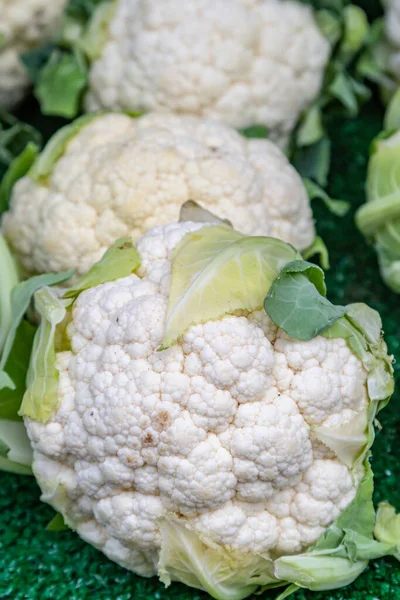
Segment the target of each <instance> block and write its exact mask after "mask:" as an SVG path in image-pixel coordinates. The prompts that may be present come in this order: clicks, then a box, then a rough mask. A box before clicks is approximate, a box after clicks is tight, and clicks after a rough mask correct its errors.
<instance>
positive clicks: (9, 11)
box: [0, 0, 67, 110]
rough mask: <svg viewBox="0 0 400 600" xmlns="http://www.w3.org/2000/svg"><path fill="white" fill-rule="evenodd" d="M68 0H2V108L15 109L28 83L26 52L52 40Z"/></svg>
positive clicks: (0, 93)
mask: <svg viewBox="0 0 400 600" xmlns="http://www.w3.org/2000/svg"><path fill="white" fill-rule="evenodd" d="M66 4H67V0H50V1H49V0H0V15H1V19H0V109H2V110H4V109H7V110H9V109H12V108H14V107H15V106H16V104H18V102H20V101H21V100H22V99H23V97H24V94H25V92H26V89H27V88H28V87H29V78H28V75H27V72H26V70H25V67H24V64H23V62H22V60H21V55H22V54H23V53H26V52H29V51H32V50H35V49H36V48H38V47H40V46H41V45H42V44H44V43H46V42H49V41H50V40H53V39H54V38H55V37H56V36H55V32H56V31H57V28H58V26H59V25H61V20H62V14H63V10H64V7H65V5H66Z"/></svg>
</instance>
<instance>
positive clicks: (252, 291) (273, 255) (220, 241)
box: [162, 225, 299, 348]
mask: <svg viewBox="0 0 400 600" xmlns="http://www.w3.org/2000/svg"><path fill="white" fill-rule="evenodd" d="M298 257H299V254H298V253H297V251H296V250H295V249H294V248H293V247H292V246H289V245H288V244H285V243H284V242H281V241H280V240H277V239H273V238H268V237H248V236H245V235H243V234H241V233H238V232H237V231H235V230H233V229H231V228H229V227H224V226H218V225H216V226H208V227H203V228H201V229H199V230H197V231H194V232H192V233H189V234H187V235H186V236H185V237H184V239H183V240H182V242H181V243H180V244H179V245H178V246H177V247H176V248H175V250H174V253H173V256H172V281H171V291H170V297H169V303H168V310H167V318H166V325H165V334H164V339H163V344H162V347H163V348H168V347H169V346H171V345H172V344H173V343H174V342H175V341H176V340H177V339H178V338H179V336H180V335H182V334H183V333H184V332H185V331H186V330H187V329H188V328H189V327H190V326H191V325H194V324H197V323H202V322H205V321H208V320H210V319H218V318H220V317H222V316H223V315H228V314H232V313H233V312H234V311H236V310H239V309H244V310H254V309H256V308H261V307H262V305H263V301H264V298H265V295H266V294H267V292H268V290H269V288H270V286H271V284H272V282H273V281H274V279H275V278H276V276H277V274H278V273H279V272H280V270H281V269H282V267H283V266H284V265H285V264H287V263H288V262H290V261H292V260H294V259H296V258H298Z"/></svg>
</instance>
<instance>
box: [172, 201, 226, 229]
mask: <svg viewBox="0 0 400 600" xmlns="http://www.w3.org/2000/svg"><path fill="white" fill-rule="evenodd" d="M182 221H194V222H195V223H221V224H223V225H228V226H229V227H232V223H231V222H230V221H228V219H221V218H220V217H217V216H216V215H214V214H213V213H212V212H210V211H209V210H207V209H205V208H203V207H202V206H200V204H197V202H194V201H193V200H188V201H187V202H185V203H184V204H182V206H181V210H180V213H179V222H182Z"/></svg>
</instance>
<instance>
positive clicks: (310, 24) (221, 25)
mask: <svg viewBox="0 0 400 600" xmlns="http://www.w3.org/2000/svg"><path fill="white" fill-rule="evenodd" d="M114 4H115V10H114V11H113V12H112V13H110V12H109V14H110V15H112V16H111V18H110V21H109V26H108V34H107V36H106V40H105V41H104V43H103V44H102V48H101V50H100V51H97V53H96V58H95V60H94V62H93V63H92V64H91V68H90V73H89V84H88V92H87V95H86V101H85V106H86V110H87V111H88V112H92V111H97V110H99V109H102V110H104V109H106V110H129V111H132V110H133V111H152V110H155V111H157V112H175V113H182V114H189V115H196V116H201V117H207V118H213V119H217V120H220V121H222V122H224V123H227V124H229V125H231V126H233V127H235V128H243V127H247V126H249V125H253V124H265V125H267V126H268V127H269V130H270V137H271V139H273V140H274V141H276V142H279V144H280V145H281V146H284V145H285V144H286V142H287V138H288V135H289V133H290V132H291V130H292V129H293V128H294V126H295V124H296V122H297V120H298V118H299V116H300V114H301V113H302V111H303V110H304V109H306V108H308V106H309V105H310V104H311V103H312V102H313V100H314V99H315V98H316V97H317V95H318V94H319V92H320V89H321V85H322V81H323V76H324V70H325V67H326V65H327V62H328V59H329V53H330V46H329V43H328V41H327V40H326V39H325V38H324V36H323V35H322V33H321V32H320V30H319V28H318V26H317V24H316V21H315V19H314V16H313V12H312V10H311V9H310V7H307V6H305V5H304V4H302V3H301V2H297V1H290V0H228V1H227V0H187V1H185V2H179V0H164V1H163V2H159V1H158V0H134V1H133V2H132V0H117V2H116V3H114ZM99 10H100V9H99ZM101 31H102V32H103V29H102V30H101Z"/></svg>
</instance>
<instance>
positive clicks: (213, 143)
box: [1, 114, 315, 274]
mask: <svg viewBox="0 0 400 600" xmlns="http://www.w3.org/2000/svg"><path fill="white" fill-rule="evenodd" d="M70 127H72V129H71V128H70V129H68V128H66V129H64V130H61V132H59V133H58V134H56V136H55V137H54V138H53V140H51V141H50V142H49V144H48V146H47V148H46V149H45V150H44V152H43V153H42V155H41V157H40V158H39V160H38V161H37V162H36V163H35V164H34V165H33V167H32V168H31V170H30V172H29V173H28V174H27V176H25V177H23V178H22V179H21V180H20V181H18V182H17V183H16V185H15V186H14V189H13V193H12V197H11V202H10V208H9V211H8V212H6V213H5V214H4V216H3V219H2V225H1V228H2V232H3V234H4V235H5V237H6V238H7V239H8V241H9V243H10V244H11V246H12V249H13V251H14V252H15V255H16V257H17V259H18V261H19V262H20V264H21V265H22V267H23V268H24V270H25V271H26V272H27V273H43V272H51V271H54V272H58V271H63V270H66V269H69V268H73V269H75V272H76V273H77V274H82V273H84V272H86V271H87V270H88V269H89V268H90V267H91V265H92V264H93V263H94V262H96V261H97V260H99V259H100V258H101V256H102V255H103V254H104V252H105V250H106V249H107V248H108V246H110V245H111V244H112V243H113V242H114V240H115V239H117V238H118V237H123V236H126V235H130V236H133V237H134V238H135V239H137V238H138V237H140V235H142V234H143V233H144V232H145V231H147V230H148V229H149V228H150V227H152V226H154V225H156V224H157V223H167V222H170V221H174V220H178V218H179V211H180V207H181V205H182V204H183V203H184V202H186V201H187V200H194V201H196V202H198V203H199V204H200V205H202V206H203V207H205V208H206V209H209V210H210V211H212V212H214V213H215V214H216V215H218V216H220V217H227V218H229V219H230V220H231V221H232V222H233V224H234V225H235V226H236V227H237V228H238V229H239V230H241V231H243V232H245V233H248V234H251V235H261V234H263V235H271V236H276V237H279V238H281V239H283V240H285V241H287V242H290V243H291V244H293V245H294V246H296V247H297V248H299V249H304V248H306V247H307V246H309V245H310V244H311V243H312V242H313V240H314V237H315V231H314V225H313V220H312V213H311V208H310V205H309V199H308V196H307V193H306V190H305V188H304V186H303V184H302V181H301V179H300V176H299V175H298V174H297V172H296V171H295V169H294V168H293V167H292V166H291V165H290V163H289V162H288V160H287V159H286V157H285V156H284V155H283V154H282V153H281V151H280V150H279V149H278V148H277V147H276V146H275V145H274V144H273V143H272V142H270V141H267V140H257V139H253V140H247V139H245V138H244V137H242V136H241V135H239V134H238V133H236V131H234V130H233V129H231V128H230V127H228V126H225V125H222V124H218V123H216V122H213V121H207V120H201V119H198V118H195V117H178V116H172V115H157V114H150V115H147V116H144V117H141V118H139V119H134V118H131V117H129V116H127V115H123V114H108V115H101V116H96V117H94V118H92V119H90V118H89V119H88V118H83V122H79V121H77V122H75V123H74V124H73V125H72V126H70Z"/></svg>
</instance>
